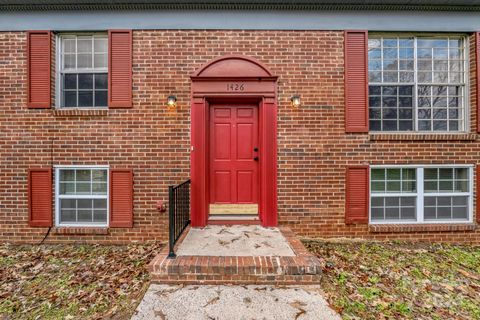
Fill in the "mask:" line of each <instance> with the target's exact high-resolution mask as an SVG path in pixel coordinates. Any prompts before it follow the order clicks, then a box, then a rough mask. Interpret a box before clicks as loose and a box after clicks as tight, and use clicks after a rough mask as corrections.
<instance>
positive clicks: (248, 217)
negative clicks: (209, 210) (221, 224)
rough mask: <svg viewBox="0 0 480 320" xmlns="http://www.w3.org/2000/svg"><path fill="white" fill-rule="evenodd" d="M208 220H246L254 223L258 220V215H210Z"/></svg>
mask: <svg viewBox="0 0 480 320" xmlns="http://www.w3.org/2000/svg"><path fill="white" fill-rule="evenodd" d="M208 220H210V221H212V220H232V221H238V220H248V221H255V220H258V221H260V219H258V215H256V214H228V213H227V214H218V213H217V214H210V215H209V217H208Z"/></svg>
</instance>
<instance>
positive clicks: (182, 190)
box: [168, 179, 190, 259]
mask: <svg viewBox="0 0 480 320" xmlns="http://www.w3.org/2000/svg"><path fill="white" fill-rule="evenodd" d="M189 224H190V179H188V180H187V181H185V182H182V183H180V184H179V185H176V186H169V187H168V234H169V236H168V245H169V252H168V258H171V259H173V258H175V257H176V256H177V255H176V254H175V243H176V242H177V241H178V239H179V238H180V236H181V235H182V232H183V231H184V230H185V228H187V226H188V225H189Z"/></svg>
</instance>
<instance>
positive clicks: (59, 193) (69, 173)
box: [55, 167, 108, 226]
mask: <svg viewBox="0 0 480 320" xmlns="http://www.w3.org/2000/svg"><path fill="white" fill-rule="evenodd" d="M55 185H56V187H55V191H56V192H55V193H56V194H55V198H56V201H55V204H56V224H57V225H59V226H65V225H66V226H107V225H108V205H107V202H108V168H99V167H95V168H93V167H59V168H56V171H55Z"/></svg>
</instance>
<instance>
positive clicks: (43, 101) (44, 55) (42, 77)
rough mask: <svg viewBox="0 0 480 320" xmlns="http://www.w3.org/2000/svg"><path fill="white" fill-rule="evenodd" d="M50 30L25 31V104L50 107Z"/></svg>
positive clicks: (34, 106) (35, 107)
mask: <svg viewBox="0 0 480 320" xmlns="http://www.w3.org/2000/svg"><path fill="white" fill-rule="evenodd" d="M51 45H52V43H51V32H50V31H28V32H27V86H28V88H27V106H28V108H33V109H46V108H50V104H51V96H50V87H51V83H50V80H51V64H52V60H51Z"/></svg>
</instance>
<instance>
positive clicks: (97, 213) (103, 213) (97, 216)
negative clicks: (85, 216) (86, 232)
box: [93, 210, 107, 222]
mask: <svg viewBox="0 0 480 320" xmlns="http://www.w3.org/2000/svg"><path fill="white" fill-rule="evenodd" d="M93 222H107V210H94V212H93Z"/></svg>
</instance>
